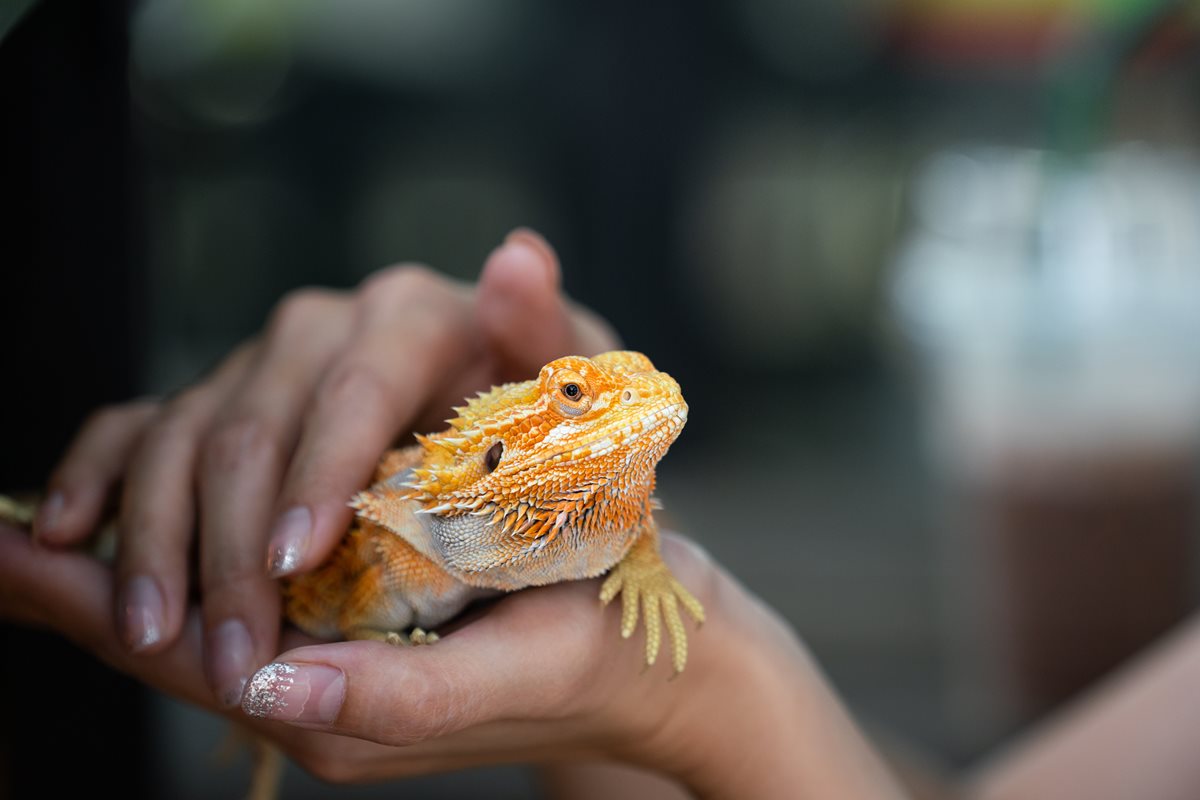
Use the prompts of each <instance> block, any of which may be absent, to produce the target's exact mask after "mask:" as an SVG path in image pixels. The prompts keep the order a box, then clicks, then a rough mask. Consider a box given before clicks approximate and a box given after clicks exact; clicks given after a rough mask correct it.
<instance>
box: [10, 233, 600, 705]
mask: <svg viewBox="0 0 1200 800" xmlns="http://www.w3.org/2000/svg"><path fill="white" fill-rule="evenodd" d="M559 284H560V274H559V265H558V261H557V258H556V257H555V255H554V252H553V251H552V250H551V249H550V247H549V245H547V244H546V242H545V241H544V240H543V239H542V238H541V237H539V236H538V235H537V234H534V233H532V232H530V231H527V230H518V231H514V232H513V233H512V234H510V235H509V236H508V238H507V239H506V240H505V242H504V243H503V244H502V245H501V246H500V247H499V248H497V249H496V250H495V251H493V252H492V253H491V255H490V256H489V257H488V259H487V261H486V264H485V265H484V268H483V271H482V274H481V276H480V279H479V282H478V284H477V285H475V286H469V285H465V284H461V283H457V282H454V281H451V280H449V279H447V278H445V277H442V276H440V275H437V274H436V273H433V272H431V271H429V270H427V269H425V268H423V267H418V266H413V265H403V266H398V267H393V268H390V269H386V270H383V271H381V272H379V273H377V274H375V275H373V276H371V277H370V278H368V279H367V280H366V281H365V282H364V283H363V284H362V285H361V286H359V287H358V288H357V289H356V290H354V291H351V292H334V291H329V290H319V289H306V290H301V291H297V292H294V293H293V294H291V295H289V296H287V297H286V298H285V299H284V300H283V301H282V302H281V303H280V304H279V305H278V307H277V308H276V310H275V312H274V314H273V315H272V317H271V319H270V321H269V323H268V324H267V326H266V328H265V329H264V331H263V333H262V334H261V335H260V336H259V337H257V338H256V339H253V340H251V341H249V342H247V343H245V344H243V345H242V346H241V347H239V348H238V349H236V350H235V351H234V352H233V354H232V355H230V356H229V357H228V358H227V359H225V361H224V362H222V363H221V364H220V365H219V366H218V367H217V368H216V369H215V370H214V371H213V372H212V373H211V374H210V375H208V376H207V377H205V378H204V379H203V380H201V381H200V382H198V383H197V384H195V385H194V386H191V387H189V388H187V389H186V390H185V391H183V392H181V393H180V394H178V395H177V396H175V397H174V398H173V399H171V400H169V401H165V402H154V401H138V402H134V403H130V404H127V405H122V406H117V407H114V408H110V409H107V410H105V411H102V412H100V413H98V414H97V415H95V416H93V417H92V419H91V420H90V421H89V422H88V423H86V424H85V425H84V427H83V429H82V430H81V431H80V433H79V435H78V437H77V438H76V440H75V442H74V443H73V445H72V446H71V448H70V449H69V451H68V453H67V454H66V456H65V457H64V458H63V460H62V462H61V463H60V465H59V466H58V468H57V469H56V470H55V471H54V473H53V476H52V478H51V480H50V483H49V487H48V490H47V495H46V501H45V502H44V503H43V505H42V507H41V509H40V512H39V514H38V517H37V519H36V520H35V525H34V531H35V535H36V537H37V538H38V540H39V541H41V542H44V543H47V544H50V545H69V544H73V543H76V542H78V541H80V540H82V539H83V538H85V537H86V536H87V535H88V534H89V533H90V532H91V531H92V530H93V529H94V528H95V527H96V526H97V524H99V523H100V522H101V514H102V512H103V510H104V508H105V507H106V505H107V504H108V501H109V499H110V495H112V494H113V493H114V492H116V491H117V490H118V487H120V490H121V497H120V512H119V523H120V524H119V531H120V533H119V552H118V557H117V560H116V564H115V579H114V580H115V586H116V593H115V599H114V600H113V602H112V604H111V605H110V606H109V607H111V608H113V609H114V613H115V623H116V630H117V632H118V634H119V638H120V640H121V641H122V642H123V644H124V646H125V647H126V648H127V649H128V650H129V651H130V652H134V653H139V654H156V653H163V652H165V651H166V650H167V649H168V648H170V647H171V646H172V645H174V644H175V643H176V642H177V641H178V639H179V637H180V634H181V632H182V631H183V630H184V625H185V618H186V614H187V598H188V558H189V552H190V548H191V546H192V543H193V539H194V538H198V543H199V549H198V551H199V589H200V596H201V602H202V611H203V613H202V622H203V625H202V630H203V652H204V660H203V663H204V665H205V673H206V675H207V681H208V684H209V686H210V687H211V689H212V690H213V692H214V693H215V695H216V697H217V699H218V701H219V702H221V703H223V704H224V705H225V706H227V707H232V706H235V705H236V704H237V703H238V701H239V699H240V697H241V695H242V690H243V687H244V685H245V683H246V681H247V679H248V678H249V677H250V675H251V674H253V673H254V671H255V669H257V668H258V667H259V666H261V665H262V664H264V663H266V662H267V661H268V660H269V659H270V658H271V657H272V656H273V655H274V654H275V653H276V652H278V632H279V620H280V596H279V590H278V587H277V585H276V584H275V581H274V579H275V578H278V577H281V576H284V575H288V574H292V573H296V572H303V571H306V570H309V569H311V568H313V567H315V566H317V565H318V564H319V563H320V562H321V561H322V560H323V559H324V558H325V556H326V555H328V553H329V552H330V551H331V550H332V548H333V547H334V545H335V544H336V543H337V541H338V540H339V539H340V538H341V536H342V534H343V533H344V532H345V530H346V528H347V526H348V525H349V523H350V520H351V513H352V512H351V511H350V509H349V508H348V507H347V505H346V500H347V498H348V497H350V496H351V495H352V494H353V493H354V492H355V491H356V490H358V489H360V488H361V487H362V486H363V485H364V484H365V483H366V482H367V481H368V480H369V479H370V475H371V473H372V471H373V469H374V467H375V463H376V461H377V459H378V457H379V455H380V454H381V453H382V452H383V450H385V449H386V448H387V447H388V446H389V445H391V444H392V443H393V442H394V441H395V440H396V439H397V437H398V436H399V435H401V434H402V433H403V432H405V431H408V430H429V429H438V428H440V427H444V426H443V425H442V424H441V423H440V422H439V421H440V420H441V419H443V418H444V417H446V416H447V414H448V411H449V408H450V406H451V405H453V404H455V403H459V402H461V401H462V399H463V397H464V396H465V395H467V394H470V393H471V392H473V391H476V390H479V389H485V388H487V387H488V386H489V385H491V384H493V383H498V382H503V381H506V380H513V379H523V378H526V377H528V376H530V375H532V374H535V373H536V371H537V369H539V368H540V367H541V365H542V364H544V363H545V362H546V361H549V360H551V359H553V358H555V357H557V356H560V355H563V354H567V353H581V354H584V355H592V354H594V353H596V352H600V351H603V350H607V349H611V348H612V347H613V346H615V337H614V336H613V334H612V333H611V331H610V329H609V328H608V327H607V326H606V325H605V324H604V323H603V322H602V321H600V320H599V318H597V317H595V316H594V315H592V314H590V313H589V312H587V311H586V310H583V309H581V308H578V307H576V306H574V305H573V304H572V303H570V302H569V301H568V300H567V299H566V298H565V297H564V296H563V295H562V294H561V292H560V289H559Z"/></svg>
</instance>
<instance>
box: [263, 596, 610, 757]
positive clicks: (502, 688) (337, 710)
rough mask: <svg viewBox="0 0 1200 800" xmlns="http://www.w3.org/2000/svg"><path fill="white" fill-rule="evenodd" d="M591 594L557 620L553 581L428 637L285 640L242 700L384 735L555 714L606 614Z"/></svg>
mask: <svg viewBox="0 0 1200 800" xmlns="http://www.w3.org/2000/svg"><path fill="white" fill-rule="evenodd" d="M588 588H594V587H588ZM556 590H557V591H556ZM588 595H589V597H588V598H587V599H588V601H589V602H587V603H586V606H587V607H586V609H584V607H583V604H582V603H577V604H574V605H578V609H577V613H575V614H571V613H568V614H566V615H565V617H566V619H565V620H563V621H560V622H559V623H556V624H554V625H545V624H544V620H545V619H547V618H548V617H547V615H548V614H551V613H553V612H554V611H555V609H557V610H558V613H560V614H561V612H562V608H563V605H564V601H563V597H564V596H565V594H564V592H563V591H562V590H560V589H559V587H554V588H552V589H543V590H535V591H533V592H526V593H524V595H523V596H522V597H520V598H513V599H514V600H519V601H521V602H516V603H508V602H505V603H501V604H499V605H498V606H497V607H495V608H493V609H492V611H493V612H494V613H490V614H488V615H485V617H484V618H483V619H481V620H478V621H476V622H473V623H471V624H469V625H466V626H464V627H463V628H461V629H459V630H457V631H455V632H454V633H452V634H451V635H449V636H446V637H444V638H442V639H441V640H440V641H438V642H437V644H435V645H432V646H426V647H396V646H393V645H387V644H383V643H380V642H363V641H355V642H337V643H332V644H320V645H313V646H309V647H301V648H297V649H295V650H290V651H288V652H286V653H284V654H282V655H280V656H279V657H278V658H277V659H276V661H275V662H274V663H272V664H268V665H267V666H265V667H263V668H262V669H260V670H259V671H258V672H257V673H256V674H255V675H254V677H253V678H251V680H250V682H249V683H248V684H247V687H246V692H245V694H244V695H243V697H242V710H243V711H245V712H246V713H247V714H249V715H250V716H253V717H258V718H264V719H270V720H275V721H279V722H285V723H289V724H291V725H297V726H299V727H304V728H309V729H315V730H323V731H329V732H334V733H340V734H345V735H349V736H354V737H357V738H360V739H367V740H370V741H374V742H379V743H382V744H387V745H408V744H414V743H416V742H420V741H425V740H427V739H434V738H439V737H442V736H446V735H448V734H452V733H455V732H456V731H460V730H463V729H466V728H470V727H473V726H476V725H481V724H484V723H488V722H494V721H499V720H517V719H537V718H544V717H548V716H554V715H560V714H562V713H563V709H564V708H568V707H571V705H572V703H573V702H574V701H573V699H572V698H575V697H577V695H578V694H579V690H578V687H579V684H580V683H581V682H585V681H586V680H587V676H588V675H589V674H591V673H592V671H593V670H594V668H595V662H596V660H597V659H596V654H597V652H598V651H600V648H599V647H598V646H597V644H596V643H598V642H600V641H602V639H601V637H600V636H599V635H597V633H598V631H597V629H598V628H599V627H600V626H601V625H602V624H603V623H602V619H603V615H601V614H599V613H597V612H598V609H597V608H596V607H595V605H594V598H592V597H590V595H591V592H588ZM568 605H571V604H568ZM585 611H586V612H590V613H584V612H585ZM538 619H540V620H541V621H542V625H541V629H539V628H538V624H537V620H538ZM614 619H615V618H614ZM516 631H524V633H522V634H518V633H516ZM515 641H522V645H521V646H519V647H515V646H513V643H514V642H515ZM534 676H536V679H534Z"/></svg>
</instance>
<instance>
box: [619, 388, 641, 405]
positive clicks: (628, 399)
mask: <svg viewBox="0 0 1200 800" xmlns="http://www.w3.org/2000/svg"><path fill="white" fill-rule="evenodd" d="M639 399H640V396H639V395H638V392H637V389H626V390H625V391H624V392H622V393H621V402H622V403H636V402H637V401H638V400H639Z"/></svg>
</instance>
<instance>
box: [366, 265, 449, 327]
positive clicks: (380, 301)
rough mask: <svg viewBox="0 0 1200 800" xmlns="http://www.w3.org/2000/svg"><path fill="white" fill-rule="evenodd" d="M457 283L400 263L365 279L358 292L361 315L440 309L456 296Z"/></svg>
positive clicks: (424, 268) (423, 269) (428, 271)
mask: <svg viewBox="0 0 1200 800" xmlns="http://www.w3.org/2000/svg"><path fill="white" fill-rule="evenodd" d="M458 294H459V293H458V292H457V291H456V283H455V282H454V281H452V280H451V279H449V278H447V277H446V276H444V275H442V274H440V273H438V272H435V271H434V270H432V269H430V268H429V267H426V266H424V265H422V264H400V265H397V266H394V267H388V268H387V269H383V270H380V271H379V272H376V273H374V274H373V275H370V276H368V277H367V278H366V279H365V280H364V281H363V282H362V284H360V286H359V289H358V303H359V306H360V309H361V310H362V312H363V314H364V316H367V317H379V316H385V315H387V314H388V313H394V312H395V310H396V309H398V308H402V309H404V310H405V311H406V312H409V311H419V310H423V309H427V308H429V307H431V306H432V307H435V308H442V307H444V306H446V304H447V303H450V302H453V301H454V300H455V299H456V298H457V297H458Z"/></svg>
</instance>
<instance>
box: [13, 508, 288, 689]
mask: <svg viewBox="0 0 1200 800" xmlns="http://www.w3.org/2000/svg"><path fill="white" fill-rule="evenodd" d="M112 599H113V575H112V570H111V569H109V568H108V567H107V566H105V565H103V564H101V563H99V562H97V561H96V560H95V559H92V558H90V557H88V556H86V555H84V554H82V553H77V552H47V551H45V550H39V549H37V548H36V547H33V546H31V543H30V542H29V538H28V537H27V536H24V535H22V534H21V533H19V532H17V531H14V530H12V529H6V528H5V527H4V526H3V525H0V611H2V612H3V614H4V616H6V617H9V618H15V619H17V620H18V621H20V622H23V623H26V624H34V625H39V626H42V627H47V628H50V629H52V630H54V631H55V632H57V633H59V634H61V635H63V636H66V637H67V638H68V639H70V640H72V641H73V642H75V643H76V644H77V645H79V646H80V647H82V648H83V649H85V650H87V651H89V652H90V653H92V654H93V655H95V656H97V657H98V658H101V659H102V660H104V661H105V662H107V663H108V664H110V665H111V666H113V667H115V668H116V669H119V670H121V671H122V672H126V673H129V674H130V675H132V676H133V677H135V678H137V679H139V680H142V681H144V682H146V683H148V684H150V685H151V686H154V687H155V688H158V689H160V690H162V691H165V692H168V693H170V694H172V695H174V696H176V697H179V698H181V699H183V700H186V701H188V702H191V703H193V704H195V705H198V706H201V707H207V708H212V707H213V705H214V704H213V701H212V695H211V693H210V692H209V690H208V687H207V685H206V684H205V682H204V674H203V670H202V669H201V662H200V618H199V614H198V613H196V612H193V613H192V614H191V615H190V616H189V618H188V620H187V622H186V623H185V630H184V633H183V635H181V636H180V637H179V638H178V639H177V640H176V641H175V643H174V644H173V645H172V646H170V647H169V648H167V649H165V650H163V651H162V652H160V653H157V654H155V655H152V656H142V655H138V656H134V655H131V654H130V653H129V651H128V650H127V649H126V648H125V646H124V644H123V643H122V642H121V640H120V638H119V637H118V634H117V630H116V627H115V626H114V622H113V618H112V615H111V614H109V613H108V611H107V610H108V609H109V608H111V607H112ZM311 642H312V640H311V639H308V638H307V637H294V638H292V640H291V643H292V646H301V645H304V644H311Z"/></svg>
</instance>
